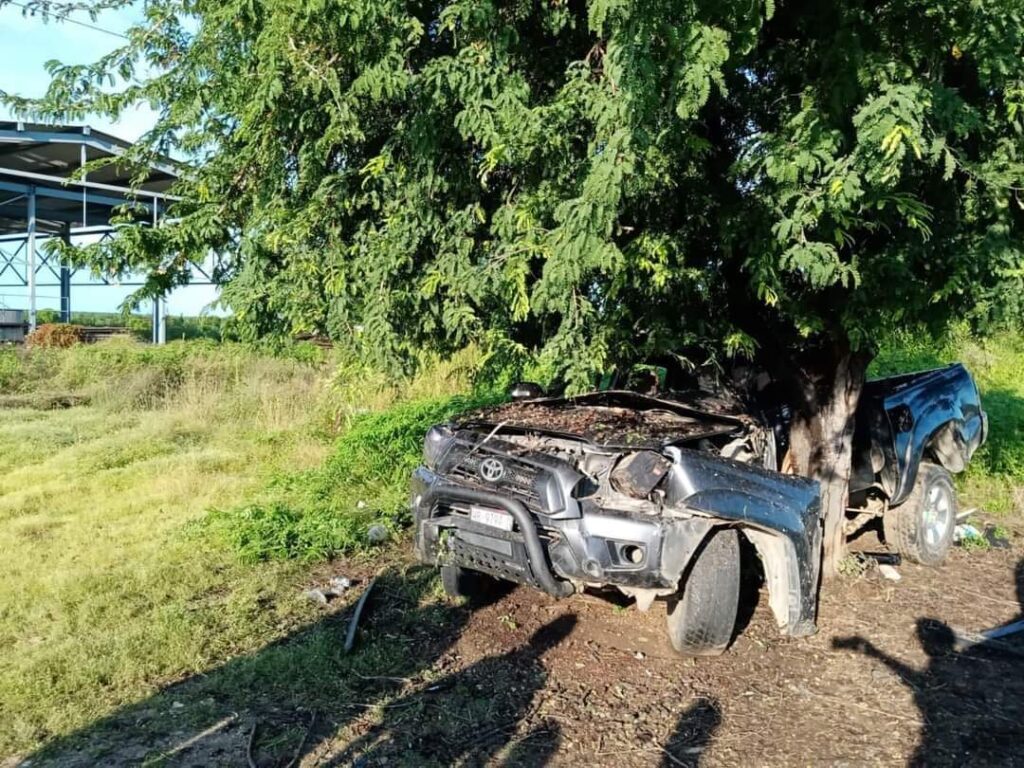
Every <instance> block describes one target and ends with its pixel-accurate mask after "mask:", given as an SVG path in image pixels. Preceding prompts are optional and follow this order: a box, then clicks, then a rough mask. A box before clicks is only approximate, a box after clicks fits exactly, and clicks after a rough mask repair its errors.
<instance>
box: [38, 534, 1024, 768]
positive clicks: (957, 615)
mask: <svg viewBox="0 0 1024 768" xmlns="http://www.w3.org/2000/svg"><path fill="white" fill-rule="evenodd" d="M898 570H899V573H900V574H901V575H902V579H901V580H900V581H898V582H894V581H890V580H887V579H885V578H883V577H882V576H881V575H880V574H879V572H878V570H877V569H876V568H874V567H872V568H869V569H868V570H866V571H865V572H864V573H862V574H859V575H855V576H847V577H844V578H843V579H841V580H840V581H839V582H837V583H836V584H833V585H830V586H829V587H828V588H826V590H825V591H824V594H823V599H822V604H821V610H820V615H819V626H820V631H819V632H818V634H817V635H815V636H814V637H811V638H807V639H800V640H795V639H787V638H784V637H782V636H780V635H779V633H778V632H777V631H776V629H775V627H774V625H773V622H772V618H771V615H770V613H769V611H768V609H767V605H766V603H767V600H766V594H765V593H764V592H763V590H762V591H760V594H758V590H757V587H758V585H757V584H756V583H754V584H750V585H748V586H749V589H748V593H749V594H748V597H749V598H750V600H748V606H752V607H753V610H752V611H751V610H749V609H748V611H747V616H746V617H744V621H743V622H742V623H741V624H742V625H743V626H742V627H741V628H742V632H741V633H740V634H739V637H738V639H737V640H736V642H735V643H734V644H733V646H732V647H731V648H730V650H729V651H728V652H727V653H725V654H724V655H723V656H721V657H718V658H708V659H696V660H693V659H690V660H687V659H681V658H679V657H677V656H675V655H674V654H673V652H672V650H671V648H670V647H669V645H668V642H667V640H666V638H665V635H664V621H665V618H664V608H663V607H661V606H659V605H657V604H656V605H655V606H654V608H652V610H651V611H650V612H649V613H647V614H644V613H640V612H638V611H637V610H636V608H635V607H633V606H622V605H616V604H614V603H612V602H608V601H606V600H603V599H600V598H598V597H594V596H581V597H576V598H572V599H568V600H563V601H555V600H553V599H550V598H548V597H546V596H544V595H542V594H540V593H538V592H536V591H533V590H530V589H527V588H517V589H513V590H511V591H508V592H507V593H505V594H501V595H499V596H497V597H496V598H495V599H494V600H493V602H491V603H490V604H489V605H486V606H482V607H477V608H474V609H470V608H466V607H463V608H455V609H451V610H452V611H454V612H453V613H447V614H443V615H441V616H440V618H439V616H438V615H436V614H423V615H422V616H419V615H416V614H415V611H417V610H419V609H417V608H416V607H415V606H414V604H411V603H410V604H408V605H405V606H404V607H396V606H397V602H396V603H394V604H392V603H391V601H390V597H389V595H390V594H391V593H390V592H389V587H387V586H386V585H385V586H384V587H383V588H382V587H380V586H378V591H379V594H378V595H377V596H376V601H377V602H376V603H371V604H370V608H369V613H368V614H367V617H366V620H365V628H364V629H363V631H362V633H361V636H360V643H361V646H362V647H363V649H364V650H363V651H362V652H363V653H364V654H366V655H367V658H366V659H365V663H361V666H357V667H354V668H353V671H352V672H351V673H350V674H351V675H352V677H353V679H352V680H350V681H347V682H345V685H346V686H347V687H346V688H344V691H343V692H338V693H332V694H330V696H322V697H321V698H320V700H319V701H318V702H317V703H316V708H317V709H318V710H319V711H318V715H317V718H316V720H315V721H314V722H313V725H312V728H309V729H308V732H307V725H308V722H309V720H308V717H309V716H310V713H300V712H297V711H296V710H289V711H288V712H287V713H285V710H286V709H287V708H286V707H282V706H275V704H274V703H273V702H271V703H268V702H266V701H263V700H261V703H259V704H257V703H256V702H255V699H252V700H241V701H240V700H239V699H238V698H237V696H236V697H235V699H234V700H224V701H220V702H218V705H217V706H215V707H208V709H207V710H204V715H203V717H201V718H199V719H198V720H197V721H196V724H195V726H194V727H193V728H192V729H191V730H189V729H177V730H176V731H174V732H173V733H171V734H168V735H167V736H166V738H156V737H153V736H152V735H150V736H149V737H146V738H143V737H142V736H141V735H140V734H143V733H149V734H152V731H151V730H147V729H146V727H145V722H146V717H147V714H146V713H147V712H148V711H150V710H152V709H153V707H150V708H149V709H146V708H142V709H140V708H134V709H131V710H128V711H126V712H125V713H122V714H120V715H118V716H116V717H115V718H113V720H112V721H111V722H109V723H107V725H106V727H105V728H104V729H103V730H102V736H100V735H98V734H100V731H97V733H96V734H92V735H89V734H86V742H88V741H89V740H91V741H92V742H93V743H92V744H91V746H90V745H88V744H85V743H84V742H82V741H81V740H78V741H75V740H69V741H66V742H62V743H60V744H57V745H56V746H54V747H53V748H51V749H47V750H45V751H44V752H43V753H40V754H39V755H37V756H35V757H33V758H30V760H29V764H31V765H37V766H38V765H44V764H46V765H62V766H63V765H68V766H72V765H75V766H77V765H120V764H152V765H182V766H201V765H202V766H205V765H226V766H234V765H240V766H247V765H249V762H248V758H247V754H246V753H247V747H249V746H250V745H251V747H252V749H251V751H252V757H253V762H252V765H257V766H259V768H266V767H267V766H278V767H280V766H285V765H288V761H289V759H291V757H292V756H293V755H295V756H296V758H297V763H296V764H299V765H302V766H334V765H338V766H340V765H352V766H430V765H505V766H520V765H526V766H540V765H552V766H562V765H565V766H569V765H572V766H577V765H588V766H591V765H593V766H656V765H660V766H667V767H671V766H692V765H698V764H699V765H705V766H718V765H722V766H726V765H728V766H733V765H740V764H742V765H773V766H774V765H809V764H830V765H904V764H907V763H911V764H914V765H958V766H959V765H1024V633H1022V635H1018V636H1016V637H1015V638H1011V639H1008V640H1006V641H1005V642H1004V644H1002V645H996V644H991V645H989V646H981V647H975V648H973V649H970V650H957V649H956V648H954V647H953V636H952V634H951V630H956V631H978V630H982V629H986V628H990V627H994V626H997V625H1000V624H1003V623H1006V622H1009V621H1011V620H1014V619H1019V618H1021V614H1022V611H1024V608H1022V602H1024V541H1022V539H1021V538H1020V537H1015V538H1014V540H1013V544H1012V546H1011V548H1010V549H1004V550H1000V549H990V550H985V551H972V552H965V551H960V550H957V551H955V552H954V553H953V555H952V557H951V560H950V562H949V563H948V564H946V565H945V566H943V567H941V568H937V569H928V568H923V567H919V566H914V565H911V564H904V565H902V566H900V568H899V569H898ZM755 600H756V605H754V603H753V601H755ZM396 601H397V598H396ZM350 610H351V608H350V607H349V606H346V607H344V608H339V614H338V619H339V622H338V624H337V626H335V627H334V629H332V630H331V631H332V632H334V636H335V637H337V636H338V635H339V634H343V629H344V623H342V622H341V619H342V618H343V617H344V618H347V616H348V614H349V612H350ZM292 642H293V643H300V644H301V643H306V644H307V645H309V644H310V643H312V642H314V641H306V640H294V641H292ZM287 643H288V641H286V643H285V646H284V647H285V648H287V647H288V645H287ZM393 643H399V644H400V647H402V648H404V649H405V650H406V652H407V653H409V654H412V655H414V656H415V657H416V658H417V660H418V663H415V664H413V665H412V667H411V671H409V667H408V666H406V667H402V666H401V665H398V666H394V668H392V667H393V665H391V660H393V659H394V658H395V657H394V656H392V655H390V651H389V652H388V653H387V654H385V653H384V652H383V651H381V653H380V655H379V656H374V654H375V653H376V650H375V649H382V648H384V647H385V646H386V647H388V648H390V647H391V646H390V645H388V644H393ZM389 665H391V666H389ZM394 669H399V670H401V671H402V674H397V673H396V672H395V671H394ZM296 670H297V668H296ZM358 670H363V671H358ZM296 674H297V675H298V674H299V673H298V671H296ZM215 676H216V673H214V677H215ZM243 679H244V677H243ZM258 684H259V681H253V682H252V685H258ZM324 684H325V686H327V685H328V681H326V680H325V681H324ZM188 685H193V686H195V685H199V686H201V685H202V684H201V683H194V684H193V683H189V684H188ZM306 685H307V686H308V683H307V684H306ZM242 689H243V690H244V685H243V686H242ZM204 691H206V692H205V693H204ZM200 695H204V696H208V690H206V689H202V690H199V689H197V692H196V693H195V695H194V696H193V697H192V699H189V698H188V691H187V690H184V689H179V690H178V691H171V692H170V693H169V694H168V695H167V696H168V697H169V699H168V698H167V697H165V699H164V701H165V703H166V701H167V700H170V699H175V702H176V703H175V705H177V706H179V707H184V706H186V705H187V706H189V707H191V706H193V704H192V701H199V698H198V697H199V696H200ZM212 695H213V696H214V697H216V692H215V693H214V694H212ZM312 698H315V696H314V695H313V694H310V699H312ZM177 699H181V700H182V701H183V702H186V703H185V704H178V703H177ZM202 701H204V702H205V703H206V704H209V703H210V698H209V697H207V698H204V699H202ZM281 703H282V702H280V701H279V702H278V704H281ZM175 705H170V706H172V707H173V706H175ZM196 706H198V705H196ZM310 708H311V709H312V705H311V707H310ZM253 722H260V723H262V726H261V728H262V730H259V731H258V732H257V733H256V734H255V735H254V734H253V730H252V723H253ZM303 736H304V738H303ZM97 739H101V740H102V741H103V748H102V749H100V750H99V751H97V748H96V742H97ZM300 740H301V741H302V744H301V747H300V746H298V743H299V741H300Z"/></svg>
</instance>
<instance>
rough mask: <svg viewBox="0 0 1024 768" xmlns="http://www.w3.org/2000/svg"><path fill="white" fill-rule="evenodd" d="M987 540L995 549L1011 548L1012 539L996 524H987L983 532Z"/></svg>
mask: <svg viewBox="0 0 1024 768" xmlns="http://www.w3.org/2000/svg"><path fill="white" fill-rule="evenodd" d="M983 536H984V538H985V541H987V542H988V544H989V546H990V547H992V548H994V549H1009V548H1010V540H1009V539H1008V538H1006V532H1005V531H1004V530H1002V529H1001V528H999V527H998V526H995V525H986V526H985V533H984V534H983Z"/></svg>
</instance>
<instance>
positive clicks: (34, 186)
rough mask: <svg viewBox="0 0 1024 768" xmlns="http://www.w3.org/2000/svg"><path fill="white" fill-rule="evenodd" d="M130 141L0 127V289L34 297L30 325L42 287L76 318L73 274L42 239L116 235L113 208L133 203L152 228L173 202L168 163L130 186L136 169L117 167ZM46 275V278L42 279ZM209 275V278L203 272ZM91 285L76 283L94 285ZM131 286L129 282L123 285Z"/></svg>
mask: <svg viewBox="0 0 1024 768" xmlns="http://www.w3.org/2000/svg"><path fill="white" fill-rule="evenodd" d="M130 147H131V144H130V143H129V142H126V141H122V140H121V139H118V138H116V137H114V136H111V135H109V134H106V133H103V132H101V131H96V130H93V129H92V128H90V127H89V126H87V125H44V124H39V123H25V122H0V288H2V287H23V288H27V289H28V293H29V307H28V310H29V326H30V328H34V327H35V323H36V288H37V286H40V285H51V286H54V287H58V286H59V288H60V306H61V319H62V320H63V321H64V322H69V321H70V317H71V286H72V278H73V277H74V275H75V270H74V269H72V268H71V267H70V266H69V265H66V264H59V265H58V264H52V263H50V261H51V257H49V256H48V255H47V254H46V253H45V252H44V251H41V250H40V249H39V248H38V242H37V241H38V240H39V239H40V238H47V237H60V238H62V239H63V240H64V241H65V242H68V243H70V242H72V241H73V239H75V238H81V237H85V236H90V237H92V238H95V237H97V236H101V237H107V236H111V235H112V234H113V233H114V231H115V230H114V227H113V226H112V225H111V220H112V218H113V216H114V214H115V211H116V210H117V209H118V208H120V207H122V206H125V205H129V204H131V205H134V206H135V207H136V209H137V210H138V211H139V214H138V215H139V217H140V220H143V221H146V222H148V223H150V224H152V225H153V226H156V225H157V224H158V223H159V220H160V215H161V213H162V211H163V210H164V209H165V208H166V203H167V202H168V200H169V197H168V195H167V190H168V189H169V188H170V187H171V185H172V184H173V183H174V181H175V180H176V178H177V175H176V173H175V169H174V165H173V163H172V161H170V160H169V159H165V160H162V161H158V162H156V163H153V164H152V165H151V166H150V168H149V174H148V175H147V176H146V178H145V179H144V181H143V182H142V183H141V184H137V185H132V183H131V180H132V178H133V177H134V176H135V170H136V169H135V168H129V167H128V164H127V163H121V164H119V163H117V162H116V158H118V157H120V156H122V155H123V154H124V153H125V151H127V150H128V149H129V148H130ZM101 159H104V160H112V161H114V162H111V163H110V164H108V165H105V166H103V167H102V168H99V169H95V170H92V171H89V172H88V173H87V174H81V175H80V176H79V177H78V178H72V177H73V176H75V175H76V174H78V173H79V172H80V171H81V170H82V168H83V167H84V166H85V165H86V164H87V163H90V162H92V161H95V160H101ZM40 275H42V277H43V279H44V281H45V280H55V281H56V282H49V283H46V282H39V280H38V278H39V277H40ZM204 276H205V275H204ZM94 284H95V283H93V282H86V283H78V285H94ZM121 284H122V285H126V284H128V283H121ZM160 304H161V302H160V301H159V300H158V301H155V302H154V324H153V329H154V331H153V334H154V341H160V340H161V339H162V329H163V325H164V323H163V322H162V316H161V313H160Z"/></svg>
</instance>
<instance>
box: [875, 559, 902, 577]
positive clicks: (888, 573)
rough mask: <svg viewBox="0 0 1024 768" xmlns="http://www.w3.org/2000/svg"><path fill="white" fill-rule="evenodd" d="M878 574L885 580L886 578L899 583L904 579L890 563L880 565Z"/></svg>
mask: <svg viewBox="0 0 1024 768" xmlns="http://www.w3.org/2000/svg"><path fill="white" fill-rule="evenodd" d="M878 573H879V574H881V576H882V577H883V578H886V579H888V580H889V581H899V580H900V579H902V578H903V577H902V576H900V572H899V571H897V570H896V569H895V568H893V567H892V566H891V565H889V564H888V563H882V564H880V565H879V566H878Z"/></svg>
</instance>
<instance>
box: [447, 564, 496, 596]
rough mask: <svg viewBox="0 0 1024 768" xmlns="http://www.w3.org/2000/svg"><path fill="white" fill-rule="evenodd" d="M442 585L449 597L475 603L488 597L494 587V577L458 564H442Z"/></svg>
mask: <svg viewBox="0 0 1024 768" xmlns="http://www.w3.org/2000/svg"><path fill="white" fill-rule="evenodd" d="M441 586H442V587H444V593H445V594H446V595H448V597H453V598H461V599H464V600H466V601H467V602H470V603H475V602H477V601H479V600H481V599H483V598H484V597H486V596H487V595H488V594H489V593H490V590H491V589H493V587H494V579H492V578H491V577H490V576H488V575H487V574H484V573H480V572H479V571H471V570H469V569H468V568H460V567H459V566H457V565H442V566H441Z"/></svg>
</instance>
